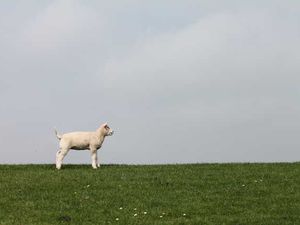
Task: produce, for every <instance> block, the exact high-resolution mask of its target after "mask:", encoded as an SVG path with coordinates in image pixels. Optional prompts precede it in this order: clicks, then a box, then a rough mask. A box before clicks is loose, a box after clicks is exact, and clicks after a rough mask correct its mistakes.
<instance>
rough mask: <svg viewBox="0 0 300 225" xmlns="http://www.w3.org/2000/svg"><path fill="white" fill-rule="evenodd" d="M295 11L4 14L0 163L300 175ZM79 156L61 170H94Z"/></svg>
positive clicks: (2, 7)
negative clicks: (59, 155)
mask: <svg viewBox="0 0 300 225" xmlns="http://www.w3.org/2000/svg"><path fill="white" fill-rule="evenodd" d="M299 23H300V3H299V1H296V0H294V1H292V0H287V1H279V0H272V1H271V0H269V1H267V0H260V1H258V0H257V1H234V0H227V1H222V0H218V1H216V0H186V1H176V0H175V1H173V0H172V1H171V0H160V1H155V0H153V1H137V0H124V1H96V0H90V1H83V0H81V1H80V0H51V1H50V0H49V1H47V0H44V1H39V0H26V1H25V0H23V1H22V0H19V1H17V0H12V1H1V3H0V127H1V129H0V144H1V148H0V163H1V164H20V163H22V164H27V163H30V164H31V163H33V164H36V163H54V162H55V154H56V151H57V150H58V140H57V139H56V137H55V135H54V131H53V128H54V127H56V128H57V129H58V131H59V132H60V133H67V132H71V131H93V130H96V129H97V128H98V127H99V126H100V125H101V124H103V123H105V122H108V124H109V125H110V127H111V128H112V129H114V130H115V134H114V135H113V136H112V137H107V138H106V140H105V142H104V144H103V146H102V148H101V150H100V151H99V153H98V154H99V159H100V162H101V163H124V164H164V163H212V162H217V163H221V162H295V161H300V141H299V137H300V64H299V61H300V26H299ZM90 161H91V159H90V154H89V152H87V151H71V152H69V154H68V155H67V156H66V158H65V163H88V164H89V163H90Z"/></svg>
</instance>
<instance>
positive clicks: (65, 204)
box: [0, 163, 300, 225]
mask: <svg viewBox="0 0 300 225" xmlns="http://www.w3.org/2000/svg"><path fill="white" fill-rule="evenodd" d="M11 224H16V225H17V224H18V225H27V224H28V225H34V224H38V225H43V224H93V225H94V224H122V225H130V224H139V225H148V224H149V225H155V224H178V225H179V224H187V225H191V224H195V225H196V224H197V225H198V224H205V225H213V224H214V225H215V224H218V225H220V224H226V225H227V224H230V225H243V224H261V225H268V224H270V225H276V224H278V225H284V224H289V225H291V224H297V225H298V224H300V164H299V163H290V164H289V163H279V164H194V165H162V166H126V165H125V166H118V165H104V166H102V167H101V168H100V169H98V170H93V169H92V168H91V167H90V166H87V165H65V166H64V167H63V169H62V170H61V171H57V170H55V169H54V165H24V166H23V165H11V166H8V165H1V166H0V225H11Z"/></svg>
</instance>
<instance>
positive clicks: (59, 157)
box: [56, 149, 69, 170]
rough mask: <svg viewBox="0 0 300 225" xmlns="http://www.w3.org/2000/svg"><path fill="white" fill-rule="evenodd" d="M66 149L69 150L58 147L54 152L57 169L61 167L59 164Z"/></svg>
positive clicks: (66, 151) (65, 153)
mask: <svg viewBox="0 0 300 225" xmlns="http://www.w3.org/2000/svg"><path fill="white" fill-rule="evenodd" d="M68 151H69V149H60V150H59V151H58V152H57V153H56V169H58V170H59V169H60V168H61V164H62V162H63V159H64V158H65V156H66V155H67V153H68Z"/></svg>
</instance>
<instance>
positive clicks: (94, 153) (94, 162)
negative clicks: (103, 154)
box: [91, 150, 98, 169]
mask: <svg viewBox="0 0 300 225" xmlns="http://www.w3.org/2000/svg"><path fill="white" fill-rule="evenodd" d="M91 154H92V167H93V169H97V164H98V156H97V150H91Z"/></svg>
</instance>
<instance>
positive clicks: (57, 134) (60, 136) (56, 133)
mask: <svg viewBox="0 0 300 225" xmlns="http://www.w3.org/2000/svg"><path fill="white" fill-rule="evenodd" d="M54 132H55V135H56V137H57V139H58V140H60V139H61V138H62V135H60V134H59V133H58V132H57V130H56V129H55V128H54Z"/></svg>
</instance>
